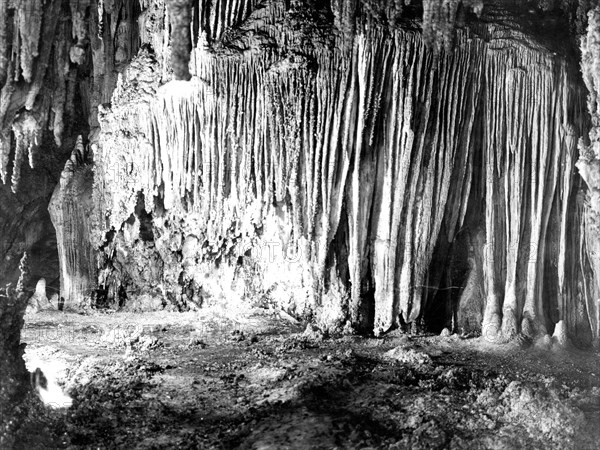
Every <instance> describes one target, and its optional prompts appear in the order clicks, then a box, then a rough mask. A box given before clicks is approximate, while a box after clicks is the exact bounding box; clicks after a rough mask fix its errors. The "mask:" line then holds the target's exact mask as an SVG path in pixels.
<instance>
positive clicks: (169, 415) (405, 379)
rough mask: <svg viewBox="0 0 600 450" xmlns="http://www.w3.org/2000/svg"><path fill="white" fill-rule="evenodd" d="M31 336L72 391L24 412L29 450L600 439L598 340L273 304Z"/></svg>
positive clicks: (89, 319) (38, 323)
mask: <svg viewBox="0 0 600 450" xmlns="http://www.w3.org/2000/svg"><path fill="white" fill-rule="evenodd" d="M241 317H244V318H241ZM288 319H289V320H288ZM22 340H23V341H24V342H26V343H27V349H26V354H25V359H26V362H27V364H28V368H29V370H34V369H35V368H36V367H37V366H40V367H41V368H42V369H43V370H44V372H45V373H47V374H50V376H52V373H54V374H55V376H56V378H57V379H58V382H59V384H61V385H62V387H63V389H64V390H65V392H67V393H68V394H69V395H70V396H71V397H72V399H73V404H72V406H71V407H70V408H68V409H66V408H62V409H50V408H47V407H45V406H42V405H41V404H40V405H38V407H37V408H36V410H35V411H34V412H30V414H29V416H28V418H27V419H26V421H25V422H24V425H23V428H22V430H23V433H22V434H23V436H22V437H21V440H20V442H21V444H20V445H21V446H22V448H27V449H31V448H126V449H134V448H138V449H159V448H182V449H186V448H201V449H202V448H239V449H313V448H314V449H334V448H338V449H345V448H349V449H367V448H375V449H379V448H391V449H396V448H397V449H401V448H407V449H408V448H411V449H434V448H456V449H459V448H465V449H466V448H469V449H472V448H495V449H512V448H598V445H600V444H598V442H600V355H599V354H598V352H593V351H579V350H575V349H570V350H564V349H557V348H554V349H544V350H541V349H538V348H535V347H530V348H520V347H517V346H511V345H505V346H498V345H491V344H487V343H486V342H485V341H483V340H482V339H481V338H469V339H467V338H465V339H463V338H461V337H459V336H457V335H453V336H449V337H440V336H407V335H403V334H399V333H392V334H391V335H388V336H386V337H383V338H379V339H375V338H364V337H360V336H340V337H327V338H323V336H322V335H321V334H320V333H319V332H318V331H316V330H314V329H313V330H311V329H310V328H309V329H308V330H304V328H303V327H302V326H300V325H299V324H296V323H294V322H293V320H292V319H291V318H287V317H281V316H280V315H279V314H278V313H276V312H274V311H272V310H264V309H255V310H253V311H251V313H250V314H248V312H247V311H246V312H245V313H244V314H243V315H238V317H233V316H232V315H231V314H227V312H226V311H222V310H220V311H212V310H207V311H201V312H190V313H143V314H133V313H100V312H95V313H92V314H88V315H81V314H75V313H62V312H50V311H48V312H40V313H37V314H35V315H29V314H28V315H27V316H26V324H25V327H24V329H23V337H22Z"/></svg>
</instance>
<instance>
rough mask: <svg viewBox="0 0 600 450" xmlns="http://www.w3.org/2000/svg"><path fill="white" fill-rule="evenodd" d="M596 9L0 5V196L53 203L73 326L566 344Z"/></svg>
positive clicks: (581, 309)
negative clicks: (171, 325)
mask: <svg viewBox="0 0 600 450" xmlns="http://www.w3.org/2000/svg"><path fill="white" fill-rule="evenodd" d="M596 6H597V5H596V2H594V1H588V0H586V1H583V0H582V1H575V0H564V1H549V0H544V1H541V0H531V1H526V2H502V1H496V0H463V1H460V0H444V1H433V0H424V1H412V2H409V1H405V0H402V1H392V0H390V1H388V2H375V1H372V0H360V1H358V0H336V1H331V2H317V1H283V0H270V1H267V2H256V1H254V0H218V1H211V2H209V1H204V0H202V1H192V0H168V1H160V0H141V1H139V2H123V1H110V2H109V1H101V0H81V1H79V2H62V1H59V0H53V1H48V2H41V1H36V2H30V3H27V4H25V3H15V2H9V1H7V0H0V173H1V174H2V179H3V180H4V181H5V182H7V183H9V184H10V186H11V188H12V189H13V190H14V191H15V192H16V195H21V196H22V195H23V193H22V192H23V191H24V190H27V189H35V188H36V187H37V186H42V185H43V186H44V188H43V189H40V191H43V192H46V194H44V195H45V197H44V198H45V200H46V201H47V200H49V196H50V194H49V193H50V192H51V191H52V189H53V195H52V200H51V201H50V207H49V210H50V214H51V217H52V222H53V224H54V227H55V229H56V241H57V249H58V257H59V260H60V297H64V298H65V302H66V307H67V308H72V307H74V308H77V307H82V306H85V307H89V306H93V307H111V308H120V307H124V308H126V307H127V306H128V305H129V306H130V307H132V308H133V309H136V310H138V309H146V307H148V308H163V307H167V308H172V309H179V310H183V309H188V308H197V307H200V306H202V305H208V304H221V303H228V304H232V305H236V304H241V303H244V302H245V303H248V302H249V303H253V302H259V303H261V302H262V303H270V304H275V305H276V306H277V307H278V308H279V309H281V310H283V311H285V314H288V315H291V316H293V317H296V318H304V319H307V320H311V321H313V322H316V324H317V325H318V326H319V328H320V329H322V330H327V331H334V330H341V329H342V328H344V326H346V324H347V323H349V325H348V326H349V327H350V328H351V329H353V330H357V331H361V332H374V333H375V334H380V333H385V332H388V331H390V330H392V329H394V328H396V327H401V328H403V329H406V330H410V329H413V330H419V329H430V330H432V331H435V332H438V333H439V332H440V331H441V330H442V329H444V328H448V330H450V331H452V332H464V333H469V332H481V333H483V334H484V335H485V336H486V337H487V338H488V339H491V340H493V341H498V342H505V341H507V340H510V339H514V338H519V339H521V340H524V341H528V340H532V339H535V338H537V337H540V336H545V335H546V334H551V335H552V334H554V333H555V331H554V329H555V327H557V328H558V332H559V333H558V334H559V335H560V336H563V335H564V336H568V338H569V339H571V340H572V342H575V343H578V344H581V345H586V344H589V343H590V342H592V341H594V340H597V339H598V337H599V333H600V328H599V327H600V308H599V306H598V300H597V299H598V297H599V295H598V294H599V292H600V290H599V286H600V284H599V281H598V280H599V278H598V276H599V275H598V274H600V259H599V258H598V250H597V248H598V240H599V239H600V233H599V232H598V230H597V228H598V227H597V224H596V222H597V221H598V217H597V216H598V214H600V201H599V200H598V198H600V197H599V196H598V192H599V191H598V190H599V189H600V176H599V175H598V173H600V169H599V167H600V165H599V164H600V163H599V162H598V161H599V160H600V156H599V155H600V150H598V148H596V147H597V146H598V145H597V141H598V136H597V135H598V131H597V129H596V128H597V125H598V124H597V122H598V117H597V116H598V111H597V110H598V100H597V95H598V94H597V90H598V85H600V81H599V77H600V75H599V74H598V72H599V71H598V64H597V62H598V61H597V60H599V59H600V56H599V54H600V52H599V50H598V48H599V46H598V42H597V41H598V36H597V34H598V26H599V25H598V23H599V22H600V19H599V17H600V10H599V9H597V8H596ZM588 13H589V15H588ZM534 17H535V20H536V21H537V22H536V23H540V24H541V25H540V27H539V29H538V31H535V30H533V29H532V27H530V26H529V25H530V24H531V21H532V20H533V18H534ZM27 21H29V22H27ZM26 23H29V27H30V28H31V30H30V31H31V32H30V33H29V34H27V36H25V35H24V30H25V24H26ZM580 36H581V38H582V40H581V42H579V38H580ZM578 47H581V54H580V55H579V54H578V53H577V48H578ZM52 55H53V56H52ZM580 67H581V69H582V73H583V79H581V76H580ZM588 95H589V97H588V101H587V105H586V96H588ZM586 106H587V107H586ZM590 118H591V121H590ZM50 131H51V133H49V132H50ZM79 135H81V137H80V138H79V139H77V136H79ZM73 149H75V150H73ZM50 157H53V158H54V159H53V160H52V162H48V158H50ZM26 160H28V163H29V164H27V163H26ZM28 166H29V167H28ZM575 166H577V169H578V170H577V169H576V167H575ZM44 168H48V171H49V172H50V173H52V174H54V175H53V176H54V177H56V179H55V180H56V181H55V183H56V182H57V184H56V187H55V188H54V184H52V183H51V182H45V184H44V183H42V182H41V181H39V180H41V179H42V178H41V175H40V174H39V171H40V170H41V169H44ZM60 170H62V175H61V176H60V177H58V172H59V171H60ZM36 171H37V172H36ZM32 173H34V175H31V174H32ZM59 178H60V180H59ZM58 180H59V181H58ZM32 186H33V187H32ZM42 197H43V196H42ZM20 201H21V200H20ZM22 203H23V204H29V203H27V202H26V201H25V199H23V200H22ZM19 214H21V215H20V216H19V217H20V219H19V220H26V217H27V214H26V211H25V210H22V212H20V213H19ZM36 214H38V215H37V216H36V217H39V212H38V211H37V210H36ZM0 219H1V220H0V224H2V223H3V222H2V221H4V222H7V223H8V222H9V220H8V218H7V214H6V213H3V214H2V215H1V216H0ZM36 220H37V219H36ZM44 220H46V219H44ZM39 222H40V223H42V222H43V221H42V220H41V219H39ZM20 244H21V247H23V249H21V250H24V249H26V247H27V246H29V245H30V244H31V242H29V241H28V238H27V237H25V236H24V237H23V238H22V239H21V241H20ZM14 264H15V263H13V265H14ZM13 276H14V275H13ZM46 278H47V279H48V282H49V285H52V283H53V282H54V281H50V279H49V278H48V277H46ZM57 287H58V286H57ZM348 321H349V322H348ZM561 339H563V338H562V337H561Z"/></svg>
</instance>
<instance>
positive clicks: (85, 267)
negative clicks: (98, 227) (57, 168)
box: [48, 136, 96, 309]
mask: <svg viewBox="0 0 600 450" xmlns="http://www.w3.org/2000/svg"><path fill="white" fill-rule="evenodd" d="M92 177H93V174H92V166H91V161H90V155H89V154H88V150H87V149H86V148H85V147H84V144H83V141H82V138H81V136H80V137H79V138H78V139H77V143H76V145H75V148H74V149H73V152H72V154H71V158H70V159H69V160H68V161H67V163H66V164H65V168H64V170H63V172H62V175H61V178H60V182H59V184H58V185H57V186H56V189H55V190H54V194H53V195H52V199H51V200H50V205H49V207H48V210H49V212H50V217H51V219H52V223H53V224H54V227H55V229H56V230H57V235H56V237H57V241H58V248H59V254H58V256H59V261H60V265H61V271H60V275H61V296H62V297H63V298H64V299H65V305H64V308H66V309H72V308H77V307H81V306H85V305H89V304H90V302H91V298H92V297H93V295H94V292H95V289H96V278H95V277H96V267H95V261H94V256H93V248H92V245H91V242H90V230H89V221H88V218H89V217H90V215H91V213H92V212H91V211H92V206H93V204H92V192H91V191H92Z"/></svg>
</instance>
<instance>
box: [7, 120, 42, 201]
mask: <svg viewBox="0 0 600 450" xmlns="http://www.w3.org/2000/svg"><path fill="white" fill-rule="evenodd" d="M12 129H13V133H14V136H15V162H14V166H13V174H12V189H13V192H16V191H17V190H18V188H19V181H20V179H21V165H22V161H23V159H24V158H25V156H28V157H29V165H30V166H31V167H34V165H35V164H34V158H35V156H34V155H35V151H36V150H37V148H38V147H39V146H40V144H41V142H42V125H41V124H40V121H39V120H38V119H36V118H35V117H34V115H33V114H32V113H29V112H25V113H23V114H22V115H21V116H20V117H19V118H18V119H17V120H16V121H15V122H14V123H13V128H12Z"/></svg>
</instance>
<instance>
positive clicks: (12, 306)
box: [0, 254, 30, 448]
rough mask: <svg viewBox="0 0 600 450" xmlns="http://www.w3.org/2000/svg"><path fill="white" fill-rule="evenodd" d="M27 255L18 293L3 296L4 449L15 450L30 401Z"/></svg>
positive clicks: (0, 417) (0, 435)
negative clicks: (25, 340) (24, 334)
mask: <svg viewBox="0 0 600 450" xmlns="http://www.w3.org/2000/svg"><path fill="white" fill-rule="evenodd" d="M27 266H28V264H27V255H26V254H25V255H24V256H23V258H22V259H21V264H20V267H21V276H20V277H19V282H18V283H17V289H16V290H15V289H14V288H13V287H7V288H6V292H5V295H0V447H1V448H13V445H14V443H15V441H14V439H15V433H16V431H17V429H18V428H19V426H20V419H21V418H22V415H23V414H24V410H23V403H24V400H25V398H26V397H27V392H28V391H29V390H30V386H29V372H27V369H26V367H25V361H24V360H23V352H24V350H25V345H24V344H21V328H23V315H24V314H25V308H26V307H27V299H28V298H29V295H28V294H27V293H26V292H24V290H23V287H24V286H25V285H27V284H28V281H29V280H28V278H29V276H30V274H29V273H28V267H27Z"/></svg>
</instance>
